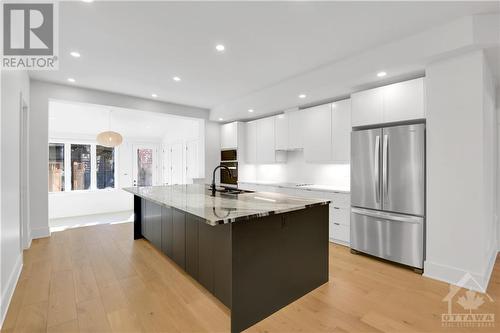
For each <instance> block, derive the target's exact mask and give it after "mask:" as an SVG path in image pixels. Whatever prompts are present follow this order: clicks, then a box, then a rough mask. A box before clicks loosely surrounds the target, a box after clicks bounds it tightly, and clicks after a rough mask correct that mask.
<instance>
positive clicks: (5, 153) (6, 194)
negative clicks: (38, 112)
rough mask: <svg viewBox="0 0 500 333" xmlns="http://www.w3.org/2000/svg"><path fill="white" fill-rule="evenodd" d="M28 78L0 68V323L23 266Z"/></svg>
mask: <svg viewBox="0 0 500 333" xmlns="http://www.w3.org/2000/svg"><path fill="white" fill-rule="evenodd" d="M29 88H30V87H29V78H28V74H27V73H26V72H24V71H2V72H1V118H0V119H1V120H0V125H1V139H0V140H1V154H0V155H1V157H0V160H1V163H0V164H1V167H0V170H1V177H0V178H1V197H0V199H1V200H0V201H1V205H0V210H1V214H0V215H1V231H0V246H1V250H0V253H1V254H0V256H1V258H0V270H1V272H0V286H1V305H0V306H1V308H0V326H1V324H2V323H3V320H4V318H5V314H6V312H7V307H8V304H9V302H10V298H11V296H12V293H13V292H14V288H15V286H16V282H17V279H18V277H19V274H20V272H21V267H22V250H21V240H20V213H19V208H20V187H19V169H20V162H19V155H20V96H21V94H22V95H23V99H24V100H25V101H26V103H27V104H28V106H29V96H30V95H29Z"/></svg>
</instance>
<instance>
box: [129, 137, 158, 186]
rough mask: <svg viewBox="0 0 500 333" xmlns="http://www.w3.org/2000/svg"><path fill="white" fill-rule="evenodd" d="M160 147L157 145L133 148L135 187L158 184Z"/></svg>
mask: <svg viewBox="0 0 500 333" xmlns="http://www.w3.org/2000/svg"><path fill="white" fill-rule="evenodd" d="M157 155H158V147H157V146H156V145H134V146H133V157H134V160H133V170H132V176H133V186H153V185H156V184H157V180H156V178H157V165H158V156H157Z"/></svg>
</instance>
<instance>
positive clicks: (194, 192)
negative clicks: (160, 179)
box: [123, 184, 330, 225]
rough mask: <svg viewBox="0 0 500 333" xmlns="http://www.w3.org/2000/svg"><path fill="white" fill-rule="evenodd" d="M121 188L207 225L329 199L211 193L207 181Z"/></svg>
mask: <svg viewBox="0 0 500 333" xmlns="http://www.w3.org/2000/svg"><path fill="white" fill-rule="evenodd" d="M123 190H125V191H127V192H129V193H132V194H134V195H137V196H139V197H141V198H144V199H147V200H150V201H152V202H154V203H156V204H159V205H163V206H169V207H174V208H177V209H179V210H182V211H185V212H187V213H190V214H193V215H195V216H198V217H201V218H202V219H204V220H205V221H206V223H207V224H210V225H218V224H224V223H232V222H236V221H241V220H249V219H253V218H257V217H262V216H268V215H271V214H280V213H286V212H291V211H294V210H300V209H304V208H307V207H312V206H320V205H327V204H329V203H330V201H328V200H321V199H306V198H298V197H293V196H289V195H285V194H279V193H267V192H266V193H262V192H254V193H243V194H239V195H237V196H235V195H227V194H221V193H219V192H218V193H217V194H216V196H215V197H212V196H211V195H210V190H209V188H208V185H203V184H190V185H168V186H145V187H127V188H124V189H123Z"/></svg>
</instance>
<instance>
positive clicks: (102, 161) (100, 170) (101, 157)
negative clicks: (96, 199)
mask: <svg viewBox="0 0 500 333" xmlns="http://www.w3.org/2000/svg"><path fill="white" fill-rule="evenodd" d="M114 155H115V150H114V149H113V148H109V147H104V146H96V163H97V164H96V165H97V188H98V189H102V188H113V187H115V156H114Z"/></svg>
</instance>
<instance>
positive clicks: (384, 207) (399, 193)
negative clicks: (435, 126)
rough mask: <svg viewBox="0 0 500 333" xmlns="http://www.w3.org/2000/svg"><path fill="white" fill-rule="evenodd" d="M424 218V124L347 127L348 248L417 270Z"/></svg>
mask: <svg viewBox="0 0 500 333" xmlns="http://www.w3.org/2000/svg"><path fill="white" fill-rule="evenodd" d="M424 223H425V124H412V125H402V126H391V127H383V128H375V129H366V130H353V132H352V134H351V248H352V249H354V250H357V251H359V252H364V253H367V254H371V255H373V256H377V257H380V258H384V259H387V260H391V261H395V262H398V263H402V264H405V265H408V266H412V267H415V268H418V269H420V270H421V269H422V268H423V262H424V238H425V236H424V233H425V224H424Z"/></svg>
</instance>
